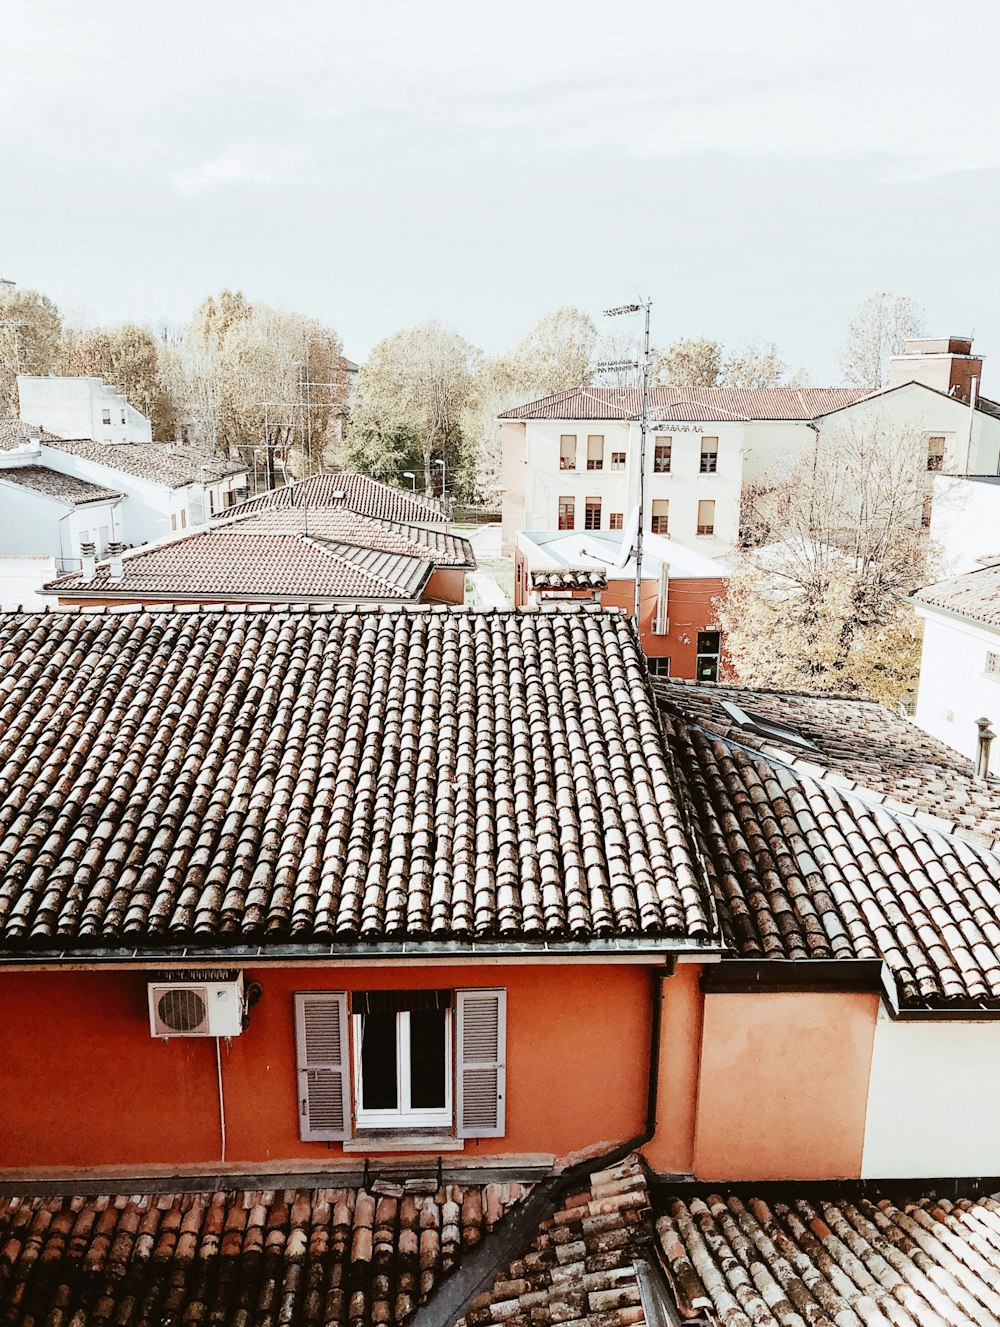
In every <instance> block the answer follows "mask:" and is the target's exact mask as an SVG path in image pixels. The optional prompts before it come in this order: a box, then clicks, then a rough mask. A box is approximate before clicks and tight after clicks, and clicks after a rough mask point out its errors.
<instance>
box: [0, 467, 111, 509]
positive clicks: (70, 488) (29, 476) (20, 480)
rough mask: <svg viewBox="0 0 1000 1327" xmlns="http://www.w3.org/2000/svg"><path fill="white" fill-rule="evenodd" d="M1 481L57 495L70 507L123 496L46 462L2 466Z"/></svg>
mask: <svg viewBox="0 0 1000 1327" xmlns="http://www.w3.org/2000/svg"><path fill="white" fill-rule="evenodd" d="M0 483H4V484H16V485H17V487H18V488H24V489H29V490H30V491H31V492H33V493H42V494H44V495H45V496H46V497H50V498H58V499H59V501H60V502H64V503H66V505H67V506H71V507H78V506H81V505H82V504H83V503H85V502H108V501H114V500H115V499H117V498H120V497H121V496H122V495H121V493H119V492H117V491H116V490H115V489H113V488H106V487H105V486H104V485H103V484H91V483H90V482H89V481H88V480H86V479H78V478H77V477H76V475H64V474H62V473H61V472H60V471H58V470H50V469H49V468H48V467H47V466H44V465H16V466H6V467H3V468H0Z"/></svg>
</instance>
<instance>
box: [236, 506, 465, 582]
mask: <svg viewBox="0 0 1000 1327" xmlns="http://www.w3.org/2000/svg"><path fill="white" fill-rule="evenodd" d="M244 505H245V506H249V505H250V504H249V503H248V504H244ZM231 513H233V514H231V515H230V516H229V517H228V518H227V519H225V520H222V521H220V522H219V523H218V525H217V526H214V527H213V528H217V529H220V530H229V531H232V532H234V533H239V532H249V533H253V534H306V535H309V536H310V537H311V538H313V539H329V540H336V541H338V542H340V543H343V544H352V545H354V546H356V547H358V548H378V549H382V550H384V551H385V552H389V553H406V554H407V555H409V556H411V557H423V558H427V559H428V560H430V561H433V562H434V563H435V565H437V566H440V567H462V568H465V569H466V570H470V571H475V569H476V556H475V554H474V553H473V551H472V545H471V544H470V543H469V541H468V539H465V538H463V537H462V536H461V535H453V534H447V533H446V532H445V531H444V530H442V529H435V528H428V527H425V526H420V525H404V524H401V523H400V522H398V521H387V520H383V519H381V518H377V517H370V516H363V515H361V514H359V513H358V512H355V511H353V510H352V509H351V508H350V507H347V506H343V505H341V506H332V507H274V508H266V507H265V508H263V509H260V510H257V511H249V512H243V509H242V508H234V509H231Z"/></svg>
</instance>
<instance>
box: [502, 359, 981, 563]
mask: <svg viewBox="0 0 1000 1327" xmlns="http://www.w3.org/2000/svg"><path fill="white" fill-rule="evenodd" d="M928 346H930V347H932V349H931V350H927V349H926V347H928ZM942 346H944V347H946V349H944V350H942V349H941V347H942ZM947 347H952V349H951V350H948V349H947ZM967 351H969V352H970V351H971V342H970V341H968V340H967V339H961V338H950V339H946V340H944V341H933V342H926V341H919V342H911V343H908V346H907V353H906V354H904V355H902V356H899V357H898V358H897V359H896V360H894V361H893V365H892V374H891V376H890V385H889V386H888V387H887V388H886V389H884V390H882V391H879V392H875V393H871V392H867V391H865V390H863V389H858V388H841V387H834V388H793V387H775V388H759V389H742V388H664V387H657V388H653V389H652V391H651V403H650V428H649V430H648V432H647V436H646V455H645V471H644V474H645V483H644V514H645V528H646V530H647V531H652V532H654V533H658V534H669V536H670V537H671V538H672V539H674V540H676V541H678V542H679V543H681V544H684V545H686V546H688V547H691V548H698V549H700V550H701V551H703V552H705V553H706V554H707V555H708V556H710V557H716V556H719V555H724V554H725V553H727V552H728V551H730V550H731V549H732V548H733V547H734V546H735V544H736V543H737V540H738V537H739V532H740V512H741V500H742V496H743V492H744V490H745V488H746V486H747V485H748V484H749V483H750V482H752V481H753V480H754V479H755V478H756V477H758V476H760V475H763V474H764V473H765V472H768V471H769V470H773V469H775V468H777V469H778V470H779V471H780V469H781V468H782V467H783V466H788V465H791V464H792V463H794V461H795V460H796V458H797V457H799V456H801V455H802V454H803V453H804V452H806V451H807V450H808V449H809V448H811V447H812V446H813V445H814V443H815V440H816V437H817V435H820V434H825V435H834V436H835V435H836V434H838V433H843V432H849V431H850V430H852V429H857V430H866V431H871V430H873V429H884V430H885V431H886V433H887V435H888V434H892V433H898V432H900V431H902V430H916V431H918V432H919V433H921V434H922V435H923V436H924V439H925V442H926V447H927V456H928V469H929V470H932V471H937V470H941V471H950V472H952V473H962V474H989V475H995V474H996V473H997V471H998V466H1000V406H997V405H995V404H994V403H993V402H990V401H986V400H983V399H982V398H981V396H980V395H979V392H978V384H979V376H980V374H981V370H982V360H981V359H978V358H975V357H973V356H972V355H971V353H967ZM949 383H950V384H951V385H950V387H949V389H948V391H945V390H943V389H942V386H941V384H949ZM963 392H964V393H966V395H963ZM639 413H640V393H639V392H638V390H637V389H633V388H629V389H615V388H579V389H573V390H572V391H567V392H562V393H558V394H557V395H555V396H552V397H548V398H545V399H544V400H542V401H536V402H532V403H530V404H528V405H525V406H520V407H516V408H515V409H513V410H509V411H506V412H505V413H504V414H503V415H501V416H500V429H501V447H502V455H503V481H504V498H503V538H504V546H505V548H506V549H510V548H511V547H512V546H513V542H514V538H515V536H516V534H517V533H518V532H519V531H521V530H527V531H542V530H559V529H561V530H586V529H590V530H610V531H613V530H617V529H621V528H623V525H624V523H625V521H626V520H627V519H628V515H629V513H630V512H631V511H633V510H634V509H635V508H636V506H637V505H638V498H639V471H640V464H639V455H640V439H641V430H640V424H639Z"/></svg>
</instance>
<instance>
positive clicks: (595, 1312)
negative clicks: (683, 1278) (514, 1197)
mask: <svg viewBox="0 0 1000 1327" xmlns="http://www.w3.org/2000/svg"><path fill="white" fill-rule="evenodd" d="M652 1245H653V1225H652V1217H651V1210H650V1200H649V1191H648V1187H647V1183H646V1174H645V1171H644V1170H643V1166H642V1162H641V1161H640V1160H639V1158H638V1157H636V1156H634V1155H633V1156H630V1157H628V1158H626V1160H625V1161H623V1162H621V1163H620V1164H618V1165H616V1166H613V1167H611V1168H610V1169H608V1170H603V1171H595V1172H594V1173H593V1174H591V1175H590V1176H589V1178H587V1179H584V1180H582V1181H580V1187H579V1188H578V1189H575V1190H572V1191H571V1192H570V1193H569V1195H568V1196H567V1197H565V1198H564V1199H563V1200H562V1203H561V1206H560V1208H559V1210H558V1211H556V1212H555V1213H554V1214H553V1216H552V1217H551V1218H549V1219H547V1220H545V1221H543V1222H542V1223H541V1225H540V1226H539V1228H538V1231H537V1233H536V1235H535V1236H534V1238H533V1239H532V1241H531V1244H530V1246H529V1247H528V1248H526V1249H525V1250H524V1251H523V1253H522V1254H521V1255H520V1256H519V1257H518V1258H516V1259H515V1260H514V1261H513V1262H512V1263H511V1264H510V1265H509V1266H507V1267H505V1268H503V1269H502V1270H501V1271H499V1272H498V1273H497V1275H496V1278H495V1280H494V1282H493V1286H492V1288H491V1289H490V1290H488V1291H485V1292H484V1293H483V1294H481V1295H477V1296H476V1297H475V1298H474V1299H473V1300H472V1302H471V1304H470V1305H469V1310H468V1313H467V1315H466V1317H465V1318H464V1319H462V1320H461V1322H460V1323H459V1324H457V1327H492V1324H497V1325H499V1324H507V1327H536V1325H537V1324H545V1323H556V1322H565V1323H567V1324H580V1325H581V1327H583V1325H584V1324H585V1325H586V1327H628V1324H630V1323H644V1322H645V1321H646V1319H645V1314H644V1312H643V1307H642V1296H641V1292H640V1288H639V1279H638V1275H637V1273H636V1270H635V1267H634V1265H633V1264H634V1261H635V1260H636V1259H646V1258H648V1256H649V1254H650V1251H651V1249H652Z"/></svg>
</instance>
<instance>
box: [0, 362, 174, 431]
mask: <svg viewBox="0 0 1000 1327" xmlns="http://www.w3.org/2000/svg"><path fill="white" fill-rule="evenodd" d="M17 394H18V401H19V402H20V409H21V419H22V420H23V421H24V422H25V423H26V424H33V425H35V426H36V427H37V428H41V429H45V430H46V431H47V432H49V433H55V434H57V435H58V436H59V437H60V438H92V439H93V440H94V441H95V442H152V440H153V427H152V425H151V424H150V422H149V420H148V419H147V418H146V416H145V415H143V414H142V413H141V412H140V411H138V410H136V409H135V408H134V407H133V406H130V405H129V403H128V401H127V400H126V399H125V396H124V395H123V393H121V392H116V391H115V389H114V388H113V387H109V386H108V384H107V383H106V382H104V380H103V379H102V378H55V377H48V378H36V377H30V376H29V375H27V374H24V373H21V374H18V378H17Z"/></svg>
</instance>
